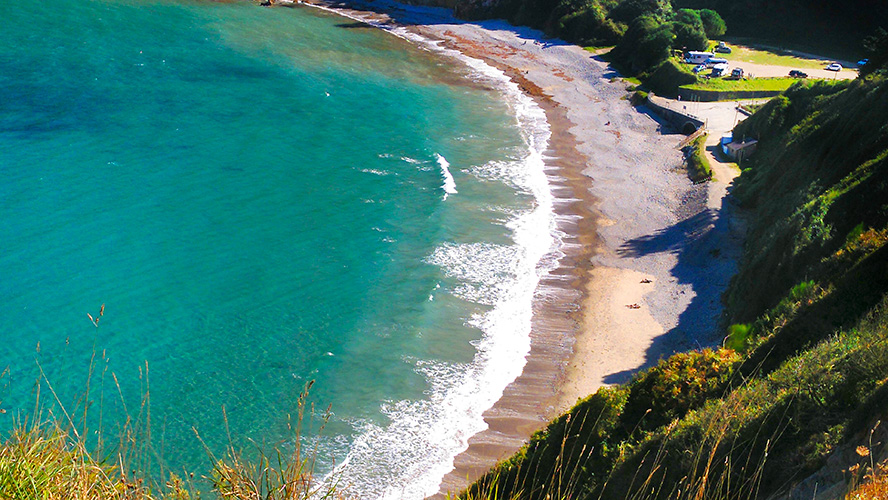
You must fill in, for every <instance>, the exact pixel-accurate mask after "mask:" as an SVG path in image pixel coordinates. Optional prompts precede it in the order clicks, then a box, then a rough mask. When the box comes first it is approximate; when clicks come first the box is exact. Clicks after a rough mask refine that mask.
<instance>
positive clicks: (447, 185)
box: [435, 153, 457, 200]
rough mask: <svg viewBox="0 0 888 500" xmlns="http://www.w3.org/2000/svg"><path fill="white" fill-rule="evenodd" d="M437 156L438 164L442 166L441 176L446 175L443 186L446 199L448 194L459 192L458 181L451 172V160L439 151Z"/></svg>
mask: <svg viewBox="0 0 888 500" xmlns="http://www.w3.org/2000/svg"><path fill="white" fill-rule="evenodd" d="M435 158H436V159H437V160H438V166H439V167H441V176H442V177H444V185H443V186H441V188H442V189H443V190H444V199H445V200H446V199H447V195H451V194H456V193H457V191H456V181H455V180H453V174H451V173H450V162H448V161H447V159H446V158H444V157H443V156H441V155H439V154H438V153H435Z"/></svg>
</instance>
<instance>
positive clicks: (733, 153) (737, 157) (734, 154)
mask: <svg viewBox="0 0 888 500" xmlns="http://www.w3.org/2000/svg"><path fill="white" fill-rule="evenodd" d="M757 145H758V141H757V140H755V139H749V140H746V141H743V142H730V143H728V144H723V145H722V151H724V153H725V154H726V155H727V156H728V158H731V159H732V160H734V161H736V162H738V163H739V162H741V161H743V160H745V159H747V158H749V157H750V155H752V154H753V153H755V148H756V147H757Z"/></svg>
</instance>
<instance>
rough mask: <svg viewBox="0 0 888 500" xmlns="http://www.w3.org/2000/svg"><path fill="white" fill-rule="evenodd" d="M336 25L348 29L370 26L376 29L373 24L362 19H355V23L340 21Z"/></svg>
mask: <svg viewBox="0 0 888 500" xmlns="http://www.w3.org/2000/svg"><path fill="white" fill-rule="evenodd" d="M334 26H336V27H337V28H342V29H346V30H354V29H368V28H369V29H376V28H374V27H373V26H371V25H369V24H367V23H362V22H360V21H355V22H353V23H339V24H336V25H334Z"/></svg>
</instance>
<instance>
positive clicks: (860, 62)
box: [857, 59, 869, 68]
mask: <svg viewBox="0 0 888 500" xmlns="http://www.w3.org/2000/svg"><path fill="white" fill-rule="evenodd" d="M868 62H869V59H861V60H859V61H857V67H858V68H859V67H861V66H866V65H867V63H868Z"/></svg>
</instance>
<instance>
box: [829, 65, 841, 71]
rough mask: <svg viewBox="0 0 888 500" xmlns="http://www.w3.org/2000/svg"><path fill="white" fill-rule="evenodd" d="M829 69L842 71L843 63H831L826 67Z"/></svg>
mask: <svg viewBox="0 0 888 500" xmlns="http://www.w3.org/2000/svg"><path fill="white" fill-rule="evenodd" d="M826 70H827V71H842V65H841V64H839V63H831V64H830V65H829V66H827V67H826Z"/></svg>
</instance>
